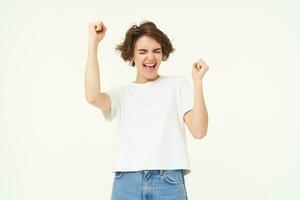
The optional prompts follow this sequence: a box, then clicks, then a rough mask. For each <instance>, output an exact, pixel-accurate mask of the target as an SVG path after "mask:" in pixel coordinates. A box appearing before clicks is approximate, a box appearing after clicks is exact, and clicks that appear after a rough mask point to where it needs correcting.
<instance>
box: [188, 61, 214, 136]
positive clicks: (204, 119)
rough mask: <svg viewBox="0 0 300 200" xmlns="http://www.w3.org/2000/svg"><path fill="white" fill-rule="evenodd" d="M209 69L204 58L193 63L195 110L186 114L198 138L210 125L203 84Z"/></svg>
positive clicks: (189, 126)
mask: <svg viewBox="0 0 300 200" xmlns="http://www.w3.org/2000/svg"><path fill="white" fill-rule="evenodd" d="M208 69H209V68H208V65H207V64H206V63H205V62H204V61H203V60H202V59H200V60H199V61H198V62H196V63H194V64H193V70H192V77H193V83H194V84H193V85H194V105H193V110H192V111H191V112H189V113H187V114H186V116H185V121H186V123H187V126H188V128H189V129H190V131H191V133H192V135H193V136H194V137H195V138H197V139H201V138H203V137H204V136H205V135H206V132H207V127H208V113H207V109H206V105H205V101H204V95H203V85H202V79H203V77H204V75H205V73H206V72H207V71H208Z"/></svg>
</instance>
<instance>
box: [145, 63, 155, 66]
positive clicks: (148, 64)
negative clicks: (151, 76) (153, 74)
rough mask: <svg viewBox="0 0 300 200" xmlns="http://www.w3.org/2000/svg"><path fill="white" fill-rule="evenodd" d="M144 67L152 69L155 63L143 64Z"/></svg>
mask: <svg viewBox="0 0 300 200" xmlns="http://www.w3.org/2000/svg"><path fill="white" fill-rule="evenodd" d="M144 65H145V66H146V67H154V65H155V63H153V64H144Z"/></svg>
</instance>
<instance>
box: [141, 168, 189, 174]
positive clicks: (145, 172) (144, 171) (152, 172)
mask: <svg viewBox="0 0 300 200" xmlns="http://www.w3.org/2000/svg"><path fill="white" fill-rule="evenodd" d="M166 171H180V172H182V169H154V170H141V171H138V172H141V173H144V174H149V173H151V174H159V175H163V174H164V173H165V172H166ZM182 173H183V172H182Z"/></svg>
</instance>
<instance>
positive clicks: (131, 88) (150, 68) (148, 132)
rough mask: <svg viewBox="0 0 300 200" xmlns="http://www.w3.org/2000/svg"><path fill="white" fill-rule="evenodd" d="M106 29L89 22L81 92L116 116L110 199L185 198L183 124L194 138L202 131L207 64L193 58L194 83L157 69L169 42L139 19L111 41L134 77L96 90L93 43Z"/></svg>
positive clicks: (186, 164) (109, 116)
mask: <svg viewBox="0 0 300 200" xmlns="http://www.w3.org/2000/svg"><path fill="white" fill-rule="evenodd" d="M106 30H107V28H106V26H105V25H104V24H103V23H102V22H101V21H97V22H91V23H90V24H89V45H88V59H87V66H86V74H85V94H86V99H87V101H88V102H89V103H90V104H92V105H94V106H96V107H98V108H100V109H101V110H102V113H103V116H104V118H105V119H106V120H108V121H111V120H112V119H114V118H117V119H118V129H117V130H118V131H117V135H116V136H117V137H116V140H117V141H116V154H115V165H114V170H113V172H114V173H115V177H114V182H113V187H112V195H111V199H112V200H127V199H128V200H142V199H153V200H183V199H187V191H186V186H185V179H184V176H185V175H186V174H189V173H190V172H191V168H190V163H189V158H188V151H187V146H186V138H185V124H186V125H187V127H188V130H189V132H190V133H191V134H192V136H193V137H194V138H196V139H201V138H203V137H204V136H205V135H206V132H207V126H208V114H207V110H206V106H205V102H204V97H203V92H202V78H203V76H204V74H205V73H206V72H207V70H208V66H207V64H206V63H205V62H204V61H203V60H201V59H200V60H199V61H198V62H196V63H194V64H193V67H192V79H193V86H194V88H192V87H191V86H190V84H189V83H188V81H187V80H186V79H185V78H183V77H181V76H166V75H161V74H158V69H159V67H160V64H161V62H162V61H166V60H167V58H168V57H169V55H170V53H172V52H173V51H174V48H173V46H172V44H171V42H170V40H169V38H168V37H167V35H166V34H164V33H163V32H162V31H161V30H159V29H158V28H157V27H156V25H155V24H154V23H153V22H149V21H144V22H142V23H141V24H140V25H139V26H138V25H133V26H132V27H130V28H129V29H128V31H127V32H126V37H125V39H124V42H123V43H121V44H119V45H117V47H116V50H117V51H119V52H120V53H121V57H122V58H123V60H124V61H126V62H129V63H130V65H131V66H133V67H136V80H135V81H131V82H130V83H129V84H126V85H122V86H119V87H116V88H113V89H110V90H108V91H106V92H102V91H101V88H100V78H99V66H98V61H97V48H98V44H99V43H100V41H101V40H102V39H103V37H104V35H105V32H106ZM184 123H185V124H184Z"/></svg>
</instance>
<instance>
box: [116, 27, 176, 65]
mask: <svg viewBox="0 0 300 200" xmlns="http://www.w3.org/2000/svg"><path fill="white" fill-rule="evenodd" d="M144 35H146V36H149V37H151V38H153V39H155V40H156V41H157V42H158V43H159V44H160V45H161V49H162V56H163V59H162V60H163V61H165V60H167V59H168V57H169V55H170V53H172V52H173V51H174V50H175V49H174V48H173V46H172V43H171V41H170V39H169V38H168V36H167V35H166V34H164V33H163V32H162V31H161V30H159V29H158V28H157V27H156V25H155V24H154V23H153V22H150V21H142V22H141V23H140V25H139V26H138V25H136V24H134V25H132V26H131V27H130V28H129V29H128V30H127V32H126V36H125V39H124V41H123V42H122V43H120V44H118V45H117V46H116V48H115V50H116V51H118V52H119V53H120V54H121V57H122V58H123V60H124V61H126V62H129V63H130V65H131V66H132V67H134V66H135V63H134V61H133V60H131V58H132V57H133V55H134V47H135V43H136V41H137V40H138V39H139V38H140V37H141V36H144Z"/></svg>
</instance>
